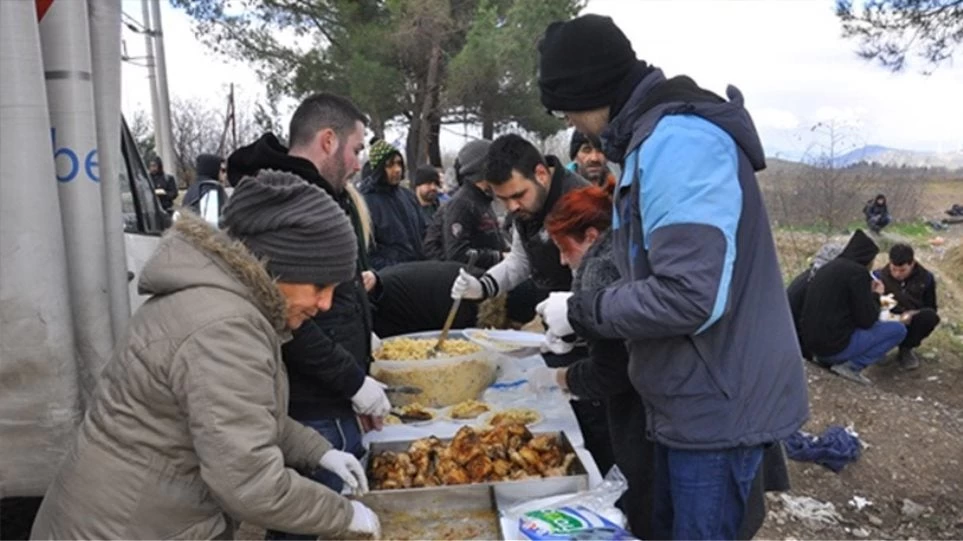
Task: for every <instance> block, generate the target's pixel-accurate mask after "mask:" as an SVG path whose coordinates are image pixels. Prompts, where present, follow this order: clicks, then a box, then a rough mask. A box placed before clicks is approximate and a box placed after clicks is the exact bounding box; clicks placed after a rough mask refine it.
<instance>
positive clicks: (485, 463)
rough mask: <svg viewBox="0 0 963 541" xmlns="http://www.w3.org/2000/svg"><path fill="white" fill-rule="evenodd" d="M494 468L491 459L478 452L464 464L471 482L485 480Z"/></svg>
mask: <svg viewBox="0 0 963 541" xmlns="http://www.w3.org/2000/svg"><path fill="white" fill-rule="evenodd" d="M494 469H495V468H494V466H493V465H492V461H491V460H490V459H489V458H488V457H487V456H485V455H484V454H479V455H478V456H476V457H475V458H473V459H471V462H469V463H468V464H465V470H466V471H467V472H468V477H470V478H471V481H472V483H482V482H485V481H487V480H488V477H489V476H490V475H491V474H492V472H493V471H494Z"/></svg>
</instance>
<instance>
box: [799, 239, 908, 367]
mask: <svg viewBox="0 0 963 541" xmlns="http://www.w3.org/2000/svg"><path fill="white" fill-rule="evenodd" d="M878 253H879V247H877V246H876V243H875V242H873V240H872V239H870V238H869V237H868V236H867V235H866V233H863V231H862V230H861V229H857V230H856V232H855V233H854V234H853V236H852V237H851V238H850V239H849V242H848V243H847V244H846V247H845V248H844V249H843V251H842V253H841V254H839V257H837V258H836V259H834V260H832V261H830V262H829V263H826V265H824V266H823V267H822V268H820V269H819V271H817V272H816V274H815V275H814V276H813V278H812V280H811V281H810V282H809V287H808V289H807V291H806V299H805V302H804V304H803V309H802V318H801V322H800V326H801V328H802V338H803V344H805V347H806V349H808V350H809V351H811V352H812V353H813V354H814V355H816V357H817V359H818V361H819V362H821V363H822V364H824V365H827V366H829V367H830V369H831V370H832V371H833V372H835V373H836V374H838V375H840V376H842V377H844V378H847V379H850V380H853V381H856V382H858V383H862V384H864V385H871V384H872V381H870V380H869V378H867V377H866V376H865V375H864V374H863V373H862V372H863V369H865V368H866V367H867V366H870V365H872V364H875V363H877V362H879V361H880V360H882V358H883V356H884V355H886V352H888V351H889V350H891V349H892V348H894V347H896V345H897V344H899V343H900V342H902V341H903V339H904V338H906V327H905V326H904V325H903V324H902V323H899V322H897V321H880V319H879V310H880V302H879V297H880V295H881V294H882V293H883V291H884V289H885V288H884V286H883V283H882V282H880V281H879V280H876V279H874V278H873V276H872V274H871V273H870V270H871V269H872V268H873V260H874V259H875V258H876V254H878Z"/></svg>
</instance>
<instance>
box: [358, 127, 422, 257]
mask: <svg viewBox="0 0 963 541" xmlns="http://www.w3.org/2000/svg"><path fill="white" fill-rule="evenodd" d="M368 163H369V164H370V167H369V168H368V176H366V177H365V178H364V180H363V181H362V184H361V190H360V191H361V194H362V195H364V200H365V203H367V204H368V211H369V212H370V213H371V221H372V222H373V224H374V242H373V243H372V247H371V250H370V261H371V267H372V268H373V269H374V270H376V271H380V270H381V269H384V268H386V267H389V266H391V265H397V264H398V263H404V262H406V261H420V260H422V259H424V258H425V257H424V252H423V249H422V238H424V235H425V227H426V224H425V216H424V214H423V213H422V211H421V205H419V204H418V198H417V197H415V194H414V193H412V191H411V190H409V189H407V188H405V187H404V186H402V185H401V182H402V180H404V178H405V160H404V158H402V157H401V152H400V151H398V149H397V148H395V147H393V146H392V145H391V144H389V143H387V142H386V141H382V140H375V141H374V142H373V143H372V144H371V151H370V152H369V154H368Z"/></svg>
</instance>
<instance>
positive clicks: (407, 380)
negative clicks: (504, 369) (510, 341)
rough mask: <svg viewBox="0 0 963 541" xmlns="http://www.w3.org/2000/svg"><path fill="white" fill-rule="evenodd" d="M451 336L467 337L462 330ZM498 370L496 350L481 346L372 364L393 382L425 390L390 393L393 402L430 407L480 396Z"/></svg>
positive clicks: (424, 335)
mask: <svg viewBox="0 0 963 541" xmlns="http://www.w3.org/2000/svg"><path fill="white" fill-rule="evenodd" d="M440 334H441V331H429V332H420V333H413V334H406V335H401V336H393V337H391V338H386V339H384V340H383V345H384V344H389V343H391V342H392V341H395V340H399V339H405V338H408V339H434V340H437V339H438V336H439V335H440ZM448 340H466V338H465V336H464V335H463V333H462V332H461V331H451V332H449V333H448ZM497 373H498V360H497V356H496V354H495V353H493V352H491V351H489V350H487V349H484V348H481V349H480V350H479V351H477V352H474V353H469V354H466V355H457V356H451V357H445V356H443V354H440V355H439V356H437V357H435V358H434V359H412V360H388V361H381V360H376V361H374V362H373V363H372V364H371V376H372V377H374V378H376V379H378V380H379V381H382V382H384V383H386V384H388V385H390V386H396V385H411V386H414V387H418V388H420V389H421V390H422V392H421V393H419V394H401V393H389V394H388V399H389V400H390V401H391V404H392V405H393V406H396V407H397V406H405V405H408V404H412V403H415V402H417V403H419V404H421V405H423V406H426V407H429V408H442V407H445V406H451V405H454V404H457V403H459V402H463V401H465V400H472V399H477V398H479V397H480V396H481V394H482V393H483V392H484V391H485V389H487V388H488V387H489V386H490V385H491V384H492V383H494V382H495V376H496V374H497Z"/></svg>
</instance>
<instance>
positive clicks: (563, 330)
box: [535, 291, 575, 337]
mask: <svg viewBox="0 0 963 541" xmlns="http://www.w3.org/2000/svg"><path fill="white" fill-rule="evenodd" d="M571 296H572V292H571V291H556V292H553V293H549V294H548V298H547V299H545V300H544V301H542V302H540V303H539V304H538V306H536V307H535V311H536V312H538V315H540V316H542V322H543V323H545V326H546V327H548V330H549V332H550V333H552V334H554V335H555V336H560V337H562V336H568V335H570V334H574V333H575V330H574V329H572V324H571V323H569V322H568V299H569V297H571Z"/></svg>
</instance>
